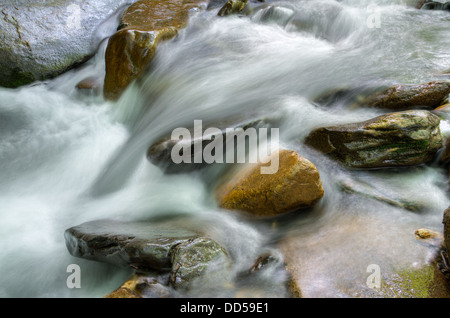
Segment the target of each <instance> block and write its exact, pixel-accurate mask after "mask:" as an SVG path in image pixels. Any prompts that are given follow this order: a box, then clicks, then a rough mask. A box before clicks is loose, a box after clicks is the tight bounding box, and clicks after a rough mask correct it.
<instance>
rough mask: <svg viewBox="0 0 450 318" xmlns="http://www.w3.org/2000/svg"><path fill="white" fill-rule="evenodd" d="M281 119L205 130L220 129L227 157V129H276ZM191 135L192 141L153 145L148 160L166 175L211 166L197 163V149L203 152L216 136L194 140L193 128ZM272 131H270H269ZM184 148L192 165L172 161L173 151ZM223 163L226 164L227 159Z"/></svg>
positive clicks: (218, 125)
mask: <svg viewBox="0 0 450 318" xmlns="http://www.w3.org/2000/svg"><path fill="white" fill-rule="evenodd" d="M280 120H281V119H280V118H259V119H258V117H256V119H236V118H233V119H226V120H223V121H221V122H214V123H208V124H203V127H202V128H203V130H204V131H206V129H208V128H209V127H214V128H218V129H219V130H220V131H221V137H222V141H223V144H222V147H223V148H222V149H223V154H224V156H225V155H226V129H227V128H233V129H239V128H241V129H242V130H244V131H245V130H246V129H248V128H254V129H256V130H257V129H258V128H263V127H264V128H270V127H275V126H276V125H277V123H278V122H279V121H280ZM189 131H190V135H191V137H192V139H191V140H188V141H185V140H172V139H171V137H170V136H168V137H165V138H163V139H162V140H160V141H158V142H156V143H154V144H153V145H151V146H150V147H149V148H148V150H147V159H148V160H149V161H150V162H151V163H153V164H155V165H156V166H158V167H160V168H162V169H163V170H164V171H165V172H166V173H182V172H189V171H194V170H199V169H203V168H205V167H207V166H208V165H209V164H208V163H206V162H201V163H195V162H194V161H195V160H194V158H195V156H196V152H195V150H196V149H199V150H201V151H202V152H203V150H204V149H205V147H207V146H208V145H209V144H211V143H212V142H213V141H214V140H215V138H214V137H213V136H214V134H210V135H206V134H203V135H202V136H201V138H194V130H193V128H192V129H190V130H189ZM269 131H270V129H269ZM199 144H201V147H196V146H195V145H199ZM176 145H177V146H178V147H180V148H181V147H182V148H183V149H187V150H188V151H190V154H191V163H186V162H181V163H174V162H173V160H172V149H173V148H174V147H175V146H176ZM223 162H226V161H225V159H224V160H223Z"/></svg>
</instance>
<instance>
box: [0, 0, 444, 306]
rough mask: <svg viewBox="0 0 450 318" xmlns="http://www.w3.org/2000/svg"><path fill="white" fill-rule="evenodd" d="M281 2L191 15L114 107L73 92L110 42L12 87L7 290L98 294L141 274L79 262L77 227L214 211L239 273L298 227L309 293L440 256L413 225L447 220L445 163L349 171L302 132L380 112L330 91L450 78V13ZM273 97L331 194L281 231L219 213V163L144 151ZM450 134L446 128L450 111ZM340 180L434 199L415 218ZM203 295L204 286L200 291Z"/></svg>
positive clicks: (359, 285) (383, 2) (0, 213)
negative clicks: (79, 62)
mask: <svg viewBox="0 0 450 318" xmlns="http://www.w3.org/2000/svg"><path fill="white" fill-rule="evenodd" d="M274 3H276V4H277V6H278V9H277V11H276V12H275V13H272V14H262V13H261V12H259V13H255V14H252V15H250V16H244V17H239V16H231V17H226V18H218V17H217V16H216V15H217V11H218V9H213V10H211V11H207V12H198V13H194V14H193V15H192V17H191V19H190V23H189V26H188V27H187V28H185V29H183V30H181V31H180V33H179V35H178V36H177V37H176V38H175V39H173V40H170V41H167V42H165V43H163V44H161V45H160V46H159V48H158V52H157V56H156V58H155V59H154V61H153V62H152V65H151V67H150V69H149V71H148V72H147V73H146V74H145V76H144V77H143V78H141V79H140V80H139V81H137V82H135V83H133V84H132V85H131V86H130V87H129V88H128V89H127V91H126V92H125V93H124V95H123V96H122V97H121V99H120V100H119V101H117V102H107V101H104V100H103V98H102V97H101V95H98V94H84V93H80V91H78V90H77V89H76V88H75V86H76V84H77V83H78V82H79V81H80V80H81V79H83V78H85V77H87V76H91V75H97V76H98V75H102V74H103V72H104V52H105V47H106V41H107V39H105V41H104V42H103V43H102V45H101V46H100V47H99V50H98V52H97V55H96V56H95V57H93V58H92V59H91V60H89V61H88V62H86V63H85V64H84V65H83V66H82V67H80V68H78V69H76V70H72V71H69V72H67V73H65V74H63V75H61V76H59V77H57V78H55V79H52V80H48V81H45V82H37V83H34V84H32V85H29V86H26V87H22V88H19V89H4V88H0V136H1V138H0V220H1V221H0V271H1V274H0V297H102V296H104V295H106V294H108V293H109V292H111V291H112V290H114V289H115V288H117V287H118V286H119V285H120V284H121V283H122V282H124V281H125V280H126V278H127V277H128V276H129V275H130V273H131V270H126V269H118V268H116V267H114V266H111V265H107V264H102V263H97V262H93V261H88V260H83V259H78V258H75V257H73V256H71V255H70V254H69V253H68V251H67V248H66V246H65V243H64V231H65V230H66V229H67V228H69V227H72V226H75V225H78V224H80V223H83V222H86V221H91V220H96V219H102V218H115V219H121V220H140V219H145V218H148V217H151V216H170V215H178V214H182V215H184V216H188V217H189V218H191V220H192V221H193V222H196V220H197V219H198V220H203V221H206V222H208V224H209V226H210V227H211V228H213V229H214V230H215V231H216V232H217V233H218V235H219V237H222V239H223V241H222V242H221V243H222V244H223V245H225V247H226V248H227V249H228V250H229V251H230V254H232V255H233V257H234V259H235V260H236V266H238V267H239V266H240V267H242V268H244V267H245V266H247V265H248V264H249V262H251V260H252V259H254V257H255V256H257V255H259V254H260V253H261V252H263V251H265V250H266V249H267V248H271V249H275V250H276V244H274V241H276V238H277V237H280V236H283V235H284V234H285V233H289V234H290V235H292V234H293V233H294V234H295V235H298V237H300V238H301V246H302V249H301V252H300V254H301V258H300V259H299V262H301V266H302V267H301V268H302V270H301V274H302V275H301V277H302V279H301V288H302V292H303V294H304V296H307V297H354V296H364V295H366V294H365V288H366V286H365V284H366V281H365V279H363V278H364V277H367V275H368V274H366V268H367V266H368V265H370V264H377V265H379V266H380V267H381V268H382V269H386V270H388V269H390V268H391V267H392V266H393V264H410V265H414V266H419V265H420V264H423V263H425V262H427V261H429V258H430V255H431V254H432V252H433V249H430V248H429V247H428V246H426V245H423V244H418V243H417V241H416V240H415V238H414V230H416V229H418V228H424V227H426V228H429V229H432V230H435V231H441V230H442V214H443V211H444V210H445V209H446V208H447V207H448V206H449V197H448V185H447V181H448V179H447V174H446V171H445V169H444V168H443V167H441V166H440V165H439V164H438V163H437V162H434V163H431V164H429V165H426V166H421V167H415V168H409V169H398V170H397V169H391V170H383V171H359V172H350V171H348V170H346V169H344V168H342V167H341V166H339V165H338V164H336V163H335V162H333V161H331V160H330V159H328V158H326V157H324V156H323V155H320V154H318V153H316V152H314V151H312V150H310V149H309V148H307V147H305V146H304V145H303V143H302V141H303V139H304V138H305V137H306V136H307V135H308V134H309V132H310V131H311V130H312V129H313V128H315V127H319V126H326V125H330V124H336V123H351V122H358V121H362V120H367V119H370V118H373V117H375V116H378V115H380V114H382V113H383V112H382V111H381V110H376V109H366V108H356V109H353V108H350V107H347V106H348V105H346V104H338V105H333V107H321V106H318V105H317V104H315V103H313V102H312V101H313V100H314V98H315V97H317V96H318V95H320V94H322V93H324V92H326V91H329V90H332V89H336V88H341V87H364V86H370V85H375V84H377V85H378V84H380V83H383V84H392V83H397V82H398V83H405V84H407V83H411V84H417V83H424V82H427V81H432V80H442V79H444V77H443V76H442V75H440V72H442V71H444V70H447V69H450V35H449V32H448V30H449V24H450V15H449V14H448V12H444V11H424V10H416V9H414V8H413V7H410V6H406V5H405V4H404V3H403V2H401V1H393V0H391V1H389V0H377V1H368V0H365V1H360V0H358V1H356V0H346V1H345V0H343V1H332V0H317V1H294V0H292V1H274ZM274 108H275V109H276V112H277V115H280V116H282V117H283V121H282V124H281V125H280V127H279V129H280V142H281V145H282V146H284V147H287V148H290V149H294V150H296V151H298V152H299V153H300V154H301V155H302V156H304V157H306V158H308V159H309V160H310V161H312V162H313V163H314V164H315V165H316V166H317V168H318V170H319V172H320V176H321V179H322V182H323V186H324V190H325V196H324V198H323V199H322V200H321V201H320V203H319V204H318V205H316V206H315V207H314V208H313V209H310V210H308V211H306V212H305V213H301V212H300V213H299V214H298V216H294V217H292V218H290V221H289V222H287V224H284V223H283V222H281V223H282V224H281V226H280V227H279V229H278V232H277V233H276V234H274V233H273V231H272V230H271V228H270V225H269V224H265V223H264V222H252V221H251V220H248V219H242V218H240V217H239V216H238V215H234V214H227V213H223V212H222V211H220V209H219V208H218V207H217V206H216V203H215V201H214V200H213V189H212V187H211V183H212V181H214V178H215V174H214V171H213V170H212V169H211V171H209V170H206V172H205V171H203V172H200V173H198V172H194V173H184V174H165V173H164V172H163V171H162V170H161V169H159V168H158V167H156V166H154V165H152V164H150V163H149V162H148V160H147V159H146V158H145V152H146V150H147V148H148V146H149V145H151V144H152V143H153V142H155V141H157V140H159V139H160V138H161V137H164V136H166V135H168V134H170V132H171V131H172V130H173V129H175V128H177V127H187V128H189V127H191V126H192V125H193V123H194V120H199V119H201V120H203V121H214V120H220V119H222V118H226V117H227V116H233V115H244V116H246V115H247V114H248V116H251V113H252V112H253V111H255V110H258V111H267V113H268V114H270V113H271V112H273V109H274ZM441 130H442V132H443V134H445V135H448V133H449V132H450V127H449V122H448V121H447V120H443V121H442V122H441ZM343 178H350V179H353V180H359V181H362V182H365V183H368V184H371V185H372V186H374V187H376V188H377V189H378V190H380V191H382V192H384V193H389V194H392V195H393V196H397V197H401V198H406V199H408V200H412V201H417V202H420V204H421V205H422V206H424V209H423V210H421V212H420V213H416V212H411V211H408V210H405V209H401V208H398V207H395V206H392V205H388V204H385V203H382V202H378V201H376V200H373V199H370V198H367V197H362V196H356V195H350V194H346V193H343V192H342V191H340V190H339V187H338V181H339V180H342V179H343ZM69 264H78V265H80V267H81V268H82V288H80V289H69V288H67V285H66V279H67V276H68V273H67V271H66V269H67V266H68V265H69ZM361 273H363V274H361ZM361 277H362V278H361ZM212 284H213V282H212ZM257 284H262V286H263V287H262V288H264V285H265V284H267V286H270V288H272V289H273V290H274V291H275V292H277V291H280V292H279V295H281V296H286V294H284V292H285V291H284V287H282V286H281V284H282V282H281V280H280V282H278V281H277V279H276V278H273V277H272V278H271V277H266V278H265V279H261V280H259V281H258V282H257ZM277 284H280V285H277ZM193 294H194V295H198V296H205V294H204V291H203V290H197V291H194V292H193ZM214 295H215V296H221V294H220V292H217V294H214Z"/></svg>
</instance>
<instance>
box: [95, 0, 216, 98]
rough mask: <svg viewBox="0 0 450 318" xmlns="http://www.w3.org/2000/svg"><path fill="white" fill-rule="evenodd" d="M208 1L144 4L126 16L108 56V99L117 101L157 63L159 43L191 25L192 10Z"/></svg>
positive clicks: (172, 0)
mask: <svg viewBox="0 0 450 318" xmlns="http://www.w3.org/2000/svg"><path fill="white" fill-rule="evenodd" d="M206 3H207V1H205V0H190V1H183V0H163V1H155V0H140V1H138V2H136V3H134V4H133V5H131V6H130V7H129V8H128V9H127V11H126V12H125V14H124V16H123V18H122V21H121V23H120V25H119V31H118V32H116V33H115V34H114V35H113V36H112V37H111V38H110V39H109V42H108V47H107V49H106V53H105V61H106V75H105V84H104V92H103V93H104V97H105V98H106V99H108V100H117V99H118V98H119V97H120V95H121V94H122V93H123V92H124V91H125V89H126V88H127V87H128V85H129V84H130V83H131V82H132V81H133V80H135V79H136V78H138V77H139V76H140V75H141V74H142V72H143V70H144V69H145V68H146V67H147V66H148V65H149V63H150V62H151V60H152V59H153V57H154V55H155V52H156V48H157V46H158V44H159V42H161V41H163V40H168V39H171V38H173V37H174V36H176V35H177V33H178V30H179V29H180V28H183V27H185V26H186V25H187V22H188V19H189V10H190V9H192V8H195V7H201V6H203V5H205V4H206Z"/></svg>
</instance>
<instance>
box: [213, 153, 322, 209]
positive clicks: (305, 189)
mask: <svg viewBox="0 0 450 318" xmlns="http://www.w3.org/2000/svg"><path fill="white" fill-rule="evenodd" d="M277 158H278V159H277ZM270 160H271V162H273V161H274V160H278V163H279V168H278V170H277V171H276V172H275V173H272V174H262V173H261V167H263V166H264V164H262V163H257V164H248V165H246V166H244V167H243V168H241V169H237V170H236V171H233V172H232V173H230V174H229V175H228V176H227V177H226V179H227V180H226V181H224V182H223V183H222V184H220V185H219V186H218V188H217V190H216V197H217V200H218V203H219V205H220V207H222V208H224V209H230V210H239V211H245V212H248V213H250V214H252V215H254V216H260V217H273V216H277V215H281V214H284V213H288V212H292V211H295V210H298V209H302V208H307V207H311V206H313V205H314V204H315V203H317V201H319V200H320V199H321V198H322V197H323V195H324V191H323V188H322V181H321V179H320V175H319V172H318V170H317V168H316V167H315V166H314V164H312V163H311V162H310V161H309V160H307V159H305V158H303V157H301V156H300V155H299V154H298V153H297V152H295V151H292V150H285V149H283V150H280V151H278V152H275V153H272V154H271V158H270Z"/></svg>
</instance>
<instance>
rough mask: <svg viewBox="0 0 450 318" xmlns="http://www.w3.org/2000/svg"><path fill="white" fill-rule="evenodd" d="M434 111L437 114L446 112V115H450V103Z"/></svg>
mask: <svg viewBox="0 0 450 318" xmlns="http://www.w3.org/2000/svg"><path fill="white" fill-rule="evenodd" d="M434 111H437V112H444V113H450V103H447V104H444V105H442V106H439V107H438V108H436V109H435V110H434Z"/></svg>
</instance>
